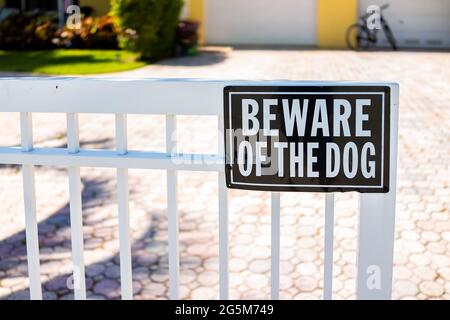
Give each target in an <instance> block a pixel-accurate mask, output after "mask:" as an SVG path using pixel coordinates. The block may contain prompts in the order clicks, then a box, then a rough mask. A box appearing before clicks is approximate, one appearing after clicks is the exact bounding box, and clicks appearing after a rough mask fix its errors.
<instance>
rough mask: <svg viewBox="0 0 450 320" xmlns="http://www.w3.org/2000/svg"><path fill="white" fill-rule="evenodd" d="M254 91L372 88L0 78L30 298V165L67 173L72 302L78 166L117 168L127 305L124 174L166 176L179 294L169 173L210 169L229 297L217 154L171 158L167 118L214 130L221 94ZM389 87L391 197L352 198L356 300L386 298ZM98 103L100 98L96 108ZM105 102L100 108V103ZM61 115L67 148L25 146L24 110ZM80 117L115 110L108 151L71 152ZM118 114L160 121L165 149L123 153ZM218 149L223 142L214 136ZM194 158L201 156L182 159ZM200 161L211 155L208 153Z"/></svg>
mask: <svg viewBox="0 0 450 320" xmlns="http://www.w3.org/2000/svg"><path fill="white" fill-rule="evenodd" d="M229 85H253V86H256V85H258V86H265V85H267V86H276V85H287V86H305V85H306V86H307V85H320V86H331V85H340V86H346V85H348V86H355V85H380V83H353V82H342V83H341V82H286V81H284V82H274V81H270V82H269V81H259V82H255V81H211V80H177V79H174V80H150V79H145V80H126V79H122V80H117V79H63V78H61V79H58V78H53V79H32V78H29V79H11V78H5V79H0V112H1V113H4V112H20V119H21V122H20V125H21V143H22V146H21V148H15V147H0V163H2V164H19V165H22V173H23V188H24V204H25V218H26V245H27V257H28V270H29V279H30V294H31V298H32V299H42V289H41V281H40V266H39V243H38V232H37V231H38V230H37V220H36V197H35V183H34V166H35V165H44V166H46V165H48V166H62V167H67V168H68V174H69V184H70V223H71V234H72V259H73V265H74V270H77V272H74V283H75V284H79V285H76V286H75V289H74V293H75V299H85V298H86V288H85V274H84V259H83V251H84V248H83V224H82V210H81V203H82V202H81V201H82V199H81V180H80V167H104V168H117V189H118V190H117V192H118V205H119V233H120V234H119V241H120V275H121V292H122V298H123V299H132V297H133V290H132V268H131V244H130V227H129V208H128V171H127V170H128V168H136V169H162V170H167V201H168V203H167V211H168V222H169V223H168V228H169V233H168V237H169V238H168V246H169V287H170V290H169V295H170V298H171V299H177V298H178V287H179V250H178V211H177V170H190V171H216V172H218V186H219V230H218V232H219V273H220V274H219V278H220V281H219V282H220V298H221V299H228V200H227V189H226V185H225V176H224V165H223V160H222V159H223V156H222V155H220V154H219V155H215V156H216V157H217V158H216V159H219V160H220V161H215V162H214V163H211V162H208V163H205V162H202V161H194V162H192V163H186V162H184V161H181V162H180V161H176V160H177V157H178V155H176V154H173V153H172V152H171V151H173V150H175V149H176V143H177V142H176V141H174V140H173V139H171V137H172V136H173V135H172V133H173V132H174V131H175V130H176V115H213V116H217V117H218V127H219V129H221V128H222V126H223V119H222V113H223V88H224V87H225V86H229ZM382 85H389V86H390V87H391V92H392V97H391V138H390V139H391V140H390V148H391V149H390V154H391V163H390V177H391V181H390V188H389V190H390V192H389V193H385V194H361V195H360V218H359V235H358V258H357V269H358V271H357V288H356V293H357V297H358V299H390V297H391V288H392V264H393V244H394V222H395V190H396V159H397V120H398V86H397V85H396V84H386V83H383V84H382ZM104 101H106V102H105V103H104ZM103 103H104V104H103ZM35 112H37V113H65V114H66V115H67V140H68V148H67V149H65V148H33V133H32V113H35ZM79 113H98V114H114V115H115V120H116V122H115V127H116V150H84V149H80V143H79V132H78V114H79ZM127 114H160V115H161V114H163V115H166V150H167V152H166V153H158V152H142V151H128V149H127ZM219 150H223V140H222V139H221V138H219ZM190 156H192V157H193V158H194V157H195V158H197V159H201V158H202V157H203V156H206V155H198V154H197V155H194V154H192V155H190ZM206 158H210V155H208V156H207V157H206ZM271 212H272V222H271V225H272V227H271V230H272V234H271V241H272V242H271V246H272V250H271V252H272V255H271V268H272V269H271V286H272V289H271V298H272V299H277V298H278V292H279V263H280V194H279V193H272V205H271ZM324 219H325V246H324V283H323V297H324V299H331V298H332V284H333V230H334V195H333V194H332V193H329V194H326V195H325V214H324Z"/></svg>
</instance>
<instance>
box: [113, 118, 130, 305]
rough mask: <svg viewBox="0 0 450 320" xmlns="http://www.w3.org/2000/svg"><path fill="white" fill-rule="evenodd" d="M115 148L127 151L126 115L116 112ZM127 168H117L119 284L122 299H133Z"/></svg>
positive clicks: (120, 151) (122, 153)
mask: <svg viewBox="0 0 450 320" xmlns="http://www.w3.org/2000/svg"><path fill="white" fill-rule="evenodd" d="M115 117H116V118H115V119H116V149H117V153H118V154H119V155H125V154H127V152H128V143H127V115H126V114H124V113H120V114H118V113H117V114H116V116H115ZM128 194H129V192H128V169H126V168H118V169H117V202H118V207H119V243H120V286H121V291H122V300H132V299H133V276H132V265H131V233H130V208H129V201H128Z"/></svg>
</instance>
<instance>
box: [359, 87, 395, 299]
mask: <svg viewBox="0 0 450 320" xmlns="http://www.w3.org/2000/svg"><path fill="white" fill-rule="evenodd" d="M391 101H392V102H391V108H390V112H391V114H390V116H391V117H390V118H391V119H390V120H391V125H390V144H389V147H390V163H389V192H388V193H382V194H368V193H365V194H361V195H360V197H359V199H360V203H359V205H360V216H359V234H358V258H357V259H358V261H357V267H358V273H357V279H356V284H357V285H356V297H357V299H362V300H374V299H382V300H387V299H391V294H392V269H393V258H394V239H395V197H396V185H397V142H398V141H397V139H398V107H399V93H398V85H391ZM385 178H386V177H385Z"/></svg>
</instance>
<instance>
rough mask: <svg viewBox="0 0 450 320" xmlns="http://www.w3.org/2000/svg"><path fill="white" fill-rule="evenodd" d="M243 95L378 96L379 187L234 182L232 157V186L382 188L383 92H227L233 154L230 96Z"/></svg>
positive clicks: (231, 140)
mask: <svg viewBox="0 0 450 320" xmlns="http://www.w3.org/2000/svg"><path fill="white" fill-rule="evenodd" d="M233 94H234V95H245V94H271V95H280V94H291V95H292V94H311V95H323V94H332V95H335V94H372V95H374V94H379V95H381V101H382V103H381V106H382V117H381V118H382V121H381V185H379V186H360V185H352V184H346V185H335V184H333V185H325V184H274V183H249V182H235V181H234V180H233V166H232V164H233V160H234V157H233V156H232V157H231V162H230V165H231V166H230V180H231V183H232V184H234V185H247V186H261V187H265V186H275V187H330V188H332V187H337V188H346V187H347V188H348V187H351V188H383V183H384V118H385V108H384V92H379V91H374V92H270V91H269V92H261V91H259V92H252V91H249V92H229V97H228V112H229V117H228V121H229V136H230V152H231V153H233V135H232V125H231V121H232V116H231V115H232V110H231V109H232V108H231V96H232V95H233Z"/></svg>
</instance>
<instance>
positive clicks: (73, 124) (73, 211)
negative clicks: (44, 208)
mask: <svg viewBox="0 0 450 320" xmlns="http://www.w3.org/2000/svg"><path fill="white" fill-rule="evenodd" d="M67 147H68V151H69V153H77V152H79V150H80V140H79V128H78V114H76V113H68V114H67ZM68 172H69V194H70V230H71V235H72V264H73V286H74V288H73V289H74V296H75V300H85V299H86V280H85V270H84V269H85V268H84V241H83V212H82V205H81V190H82V187H81V179H80V168H79V167H69V168H68Z"/></svg>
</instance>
